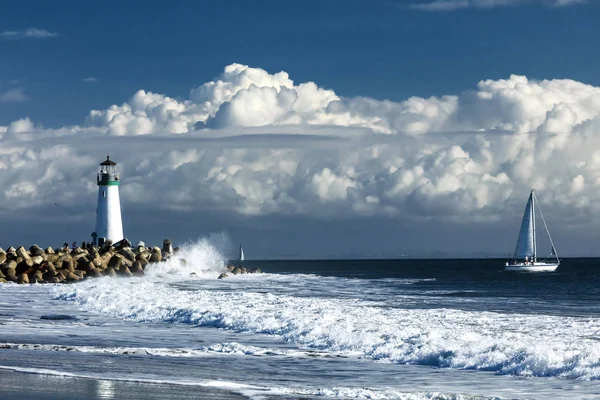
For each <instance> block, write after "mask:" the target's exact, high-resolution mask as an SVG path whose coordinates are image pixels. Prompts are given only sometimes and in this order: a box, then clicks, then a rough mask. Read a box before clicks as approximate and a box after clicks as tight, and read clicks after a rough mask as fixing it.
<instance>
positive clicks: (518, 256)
mask: <svg viewBox="0 0 600 400" xmlns="http://www.w3.org/2000/svg"><path fill="white" fill-rule="evenodd" d="M536 208H538V209H539V212H540V216H541V217H542V221H543V222H544V228H546V233H547V234H548V238H549V239H550V245H551V246H552V251H551V252H550V256H549V257H547V258H545V259H543V260H541V261H538V259H537V232H536V229H535V210H536ZM550 257H552V258H556V261H554V259H550V260H549V258H550ZM559 265H560V260H559V259H558V254H556V249H555V248H554V243H553V242H552V237H551V236H550V231H548V226H547V225H546V220H544V215H543V214H542V210H541V208H540V207H539V205H538V204H537V198H536V196H535V191H533V190H532V191H531V193H530V194H529V200H528V201H527V205H526V206H525V213H523V220H522V221H521V229H520V230H519V238H518V239H517V247H516V248H515V253H514V254H513V257H512V259H511V260H510V261H508V262H507V263H506V267H505V268H504V270H505V271H544V272H550V271H554V270H555V269H556V268H558V266H559Z"/></svg>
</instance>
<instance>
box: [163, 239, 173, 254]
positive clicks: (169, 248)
mask: <svg viewBox="0 0 600 400" xmlns="http://www.w3.org/2000/svg"><path fill="white" fill-rule="evenodd" d="M162 249H163V250H164V251H165V252H167V253H168V254H173V245H172V244H171V241H170V240H169V239H165V240H163V247H162Z"/></svg>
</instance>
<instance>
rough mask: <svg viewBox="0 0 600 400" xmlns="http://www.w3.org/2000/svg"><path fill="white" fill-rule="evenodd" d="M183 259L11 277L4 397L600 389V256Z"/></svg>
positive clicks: (204, 245)
mask: <svg viewBox="0 0 600 400" xmlns="http://www.w3.org/2000/svg"><path fill="white" fill-rule="evenodd" d="M178 257H184V258H186V259H187V266H185V267H181V266H180V264H179V262H178V261H177V260H176V259H174V260H173V261H168V262H166V263H160V264H156V265H151V266H148V267H147V269H146V275H145V276H144V277H140V278H96V279H88V280H86V281H83V282H79V283H75V284H67V285H52V284H46V285H16V284H0V398H2V399H10V398H19V399H21V398H40V399H41V398H44V399H59V398H60V399H75V398H77V399H80V398H95V399H110V398H115V399H117V398H131V399H133V398H149V399H150V398H173V399H174V398H182V399H183V398H185V399H191V398H211V399H229V398H231V399H234V398H242V399H243V398H249V399H299V398H302V399H312V398H322V399H330V398H331V399H412V400H417V399H547V398H552V399H595V398H600V384H599V382H598V380H599V379H600V342H599V340H600V320H599V319H598V317H599V316H600V277H599V273H598V269H599V267H600V259H575V258H574V259H564V260H562V264H561V266H560V267H559V269H558V270H557V271H555V272H551V273H515V272H504V271H503V266H504V260H493V259H453V260H449V259H439V260H438V259H436V260H410V259H400V260H310V261H297V260H296V261H273V260H269V261H258V260H252V261H245V262H243V264H244V265H245V266H246V267H247V268H252V267H259V268H261V269H262V270H263V272H264V273H263V274H248V275H237V276H232V277H228V278H225V279H216V278H217V276H218V275H219V274H220V273H221V272H223V271H224V262H225V261H224V260H223V257H222V256H221V255H220V254H219V252H218V251H217V250H216V249H215V248H214V247H213V246H211V244H210V243H209V242H207V241H201V242H199V243H196V244H193V245H188V246H184V247H183V248H182V250H181V252H180V253H179V255H178ZM178 257H175V258H178ZM236 264H239V263H236ZM24 382H25V383H24Z"/></svg>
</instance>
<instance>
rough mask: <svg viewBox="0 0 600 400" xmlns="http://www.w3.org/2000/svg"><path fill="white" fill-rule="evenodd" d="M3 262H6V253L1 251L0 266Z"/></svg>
mask: <svg viewBox="0 0 600 400" xmlns="http://www.w3.org/2000/svg"><path fill="white" fill-rule="evenodd" d="M4 261H6V253H5V252H4V250H3V251H2V252H0V264H2V263H3V262H4Z"/></svg>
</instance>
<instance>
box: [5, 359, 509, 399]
mask: <svg viewBox="0 0 600 400" xmlns="http://www.w3.org/2000/svg"><path fill="white" fill-rule="evenodd" d="M0 369H2V370H8V371H14V372H20V373H26V374H36V375H51V376H58V377H65V378H87V379H98V380H99V384H100V383H101V384H102V385H101V386H102V389H103V390H104V391H107V392H110V391H111V387H110V382H111V381H117V382H136V383H150V384H169V385H181V386H198V387H204V388H214V389H220V390H226V391H229V392H231V393H237V394H241V395H243V396H246V397H248V398H250V399H255V400H261V399H266V398H277V397H288V398H289V397H290V396H293V397H296V396H310V397H324V398H343V399H381V400H387V399H397V400H500V399H501V398H500V397H482V396H469V395H464V394H451V393H440V392H404V391H399V390H392V389H381V390H378V389H371V388H366V387H361V388H356V387H332V388H292V387H267V386H258V385H247V384H241V383H237V382H233V381H221V380H205V381H200V382H198V381H189V380H166V379H165V380H163V379H143V378H134V377H132V378H123V377H107V376H106V375H101V374H93V373H89V374H75V373H69V372H63V371H58V370H52V369H40V368H23V367H13V366H4V365H0Z"/></svg>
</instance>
